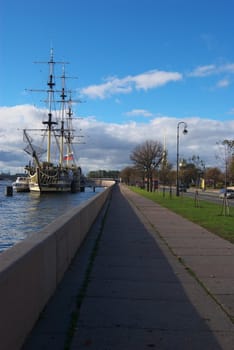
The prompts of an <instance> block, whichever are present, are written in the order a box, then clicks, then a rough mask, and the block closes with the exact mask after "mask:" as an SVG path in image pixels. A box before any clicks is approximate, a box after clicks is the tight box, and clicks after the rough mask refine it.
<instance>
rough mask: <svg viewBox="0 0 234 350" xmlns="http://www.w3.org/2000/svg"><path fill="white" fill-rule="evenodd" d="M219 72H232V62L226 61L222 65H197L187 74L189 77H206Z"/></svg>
mask: <svg viewBox="0 0 234 350" xmlns="http://www.w3.org/2000/svg"><path fill="white" fill-rule="evenodd" d="M221 73H230V74H233V73H234V63H226V64H222V65H215V64H209V65H205V66H199V67H197V68H195V69H194V70H193V71H192V72H190V73H189V74H188V76H190V77H207V76H210V75H216V74H221Z"/></svg>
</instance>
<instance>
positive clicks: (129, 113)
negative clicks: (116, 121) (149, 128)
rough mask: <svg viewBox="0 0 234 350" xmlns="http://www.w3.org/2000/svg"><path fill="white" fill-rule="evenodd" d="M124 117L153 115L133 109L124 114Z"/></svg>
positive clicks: (143, 110)
mask: <svg viewBox="0 0 234 350" xmlns="http://www.w3.org/2000/svg"><path fill="white" fill-rule="evenodd" d="M125 115H126V116H128V117H152V116H153V113H151V112H149V111H147V110H146V109H133V110H132V111H129V112H126V113H125Z"/></svg>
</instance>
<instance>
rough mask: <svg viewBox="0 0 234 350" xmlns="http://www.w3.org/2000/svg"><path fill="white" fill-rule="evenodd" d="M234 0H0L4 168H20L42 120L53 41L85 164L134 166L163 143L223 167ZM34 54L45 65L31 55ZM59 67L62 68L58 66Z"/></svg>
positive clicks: (233, 58) (229, 122)
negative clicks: (146, 149) (139, 149)
mask: <svg viewBox="0 0 234 350" xmlns="http://www.w3.org/2000/svg"><path fill="white" fill-rule="evenodd" d="M233 13H234V0H212V1H210V0H196V1H195V0H66V1H65V0H60V1H57V0H40V1H38V0H21V1H18V0H0V121H1V124H0V172H11V173H14V172H21V171H23V168H24V165H26V164H27V163H28V161H29V156H28V155H27V154H26V153H25V152H24V151H23V149H24V147H25V144H24V143H23V136H22V135H23V132H22V129H24V128H34V127H35V126H40V125H41V124H40V123H41V120H42V110H43V109H44V108H45V104H44V102H43V101H44V100H45V96H44V97H43V96H42V95H41V93H32V92H31V91H30V89H45V88H46V82H47V77H48V67H47V65H46V64H44V62H48V60H49V57H50V50H51V48H53V52H54V58H55V61H59V62H69V64H66V74H67V75H68V76H69V77H71V79H69V85H70V88H71V90H72V91H73V99H74V101H76V103H75V104H74V117H75V120H74V125H75V127H76V128H77V130H78V133H79V135H80V136H82V137H81V138H80V140H82V143H80V144H77V146H76V155H77V157H78V163H79V165H80V166H81V168H82V170H83V172H84V173H87V172H88V171H91V170H99V169H103V170H121V169H123V168H124V167H126V166H132V165H133V164H132V163H131V160H130V154H131V152H132V151H133V149H134V148H135V147H136V146H138V145H140V144H142V143H143V142H145V141H146V140H153V141H159V142H162V144H163V145H164V146H165V147H166V149H167V150H168V158H169V161H170V162H171V163H172V164H173V165H174V166H175V165H176V164H175V163H176V145H177V126H178V124H179V123H180V122H184V123H186V124H187V128H188V133H187V134H186V135H183V133H182V131H183V124H179V125H180V127H179V146H180V158H185V159H190V158H192V156H194V155H195V156H199V157H200V159H202V160H203V162H204V163H205V165H206V167H211V166H218V167H220V168H222V167H223V166H224V164H223V163H224V161H223V156H222V152H223V149H222V147H221V148H220V146H218V145H217V144H220V143H221V142H222V141H223V140H225V139H228V140H231V139H232V140H233V139H234V41H233V38H234V21H233ZM35 62H37V63H38V64H35ZM56 68H57V67H56Z"/></svg>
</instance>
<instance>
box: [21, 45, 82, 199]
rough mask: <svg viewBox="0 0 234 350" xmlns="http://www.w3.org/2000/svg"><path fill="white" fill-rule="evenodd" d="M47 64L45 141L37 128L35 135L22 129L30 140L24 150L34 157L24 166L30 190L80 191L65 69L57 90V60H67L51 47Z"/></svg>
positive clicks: (70, 102) (41, 130)
mask: <svg viewBox="0 0 234 350" xmlns="http://www.w3.org/2000/svg"><path fill="white" fill-rule="evenodd" d="M45 63H47V64H48V65H49V77H48V83H47V89H45V90H44V91H45V92H46V93H47V99H46V101H47V102H48V106H47V109H46V119H45V120H43V121H42V124H43V128H42V129H39V132H40V134H43V135H41V136H43V137H42V139H43V142H44V144H43V145H42V144H40V145H39V137H38V129H37V136H35V137H34V136H32V135H31V133H30V132H35V131H36V129H31V130H26V129H25V130H23V135H24V140H25V142H26V143H27V146H26V148H25V149H24V150H25V152H26V153H28V154H29V155H30V156H31V160H30V162H29V164H28V165H26V166H25V170H26V172H27V175H28V178H29V189H30V191H32V192H39V193H44V192H78V191H80V188H81V177H82V174H81V168H80V167H79V166H78V165H77V164H76V160H75V156H74V154H75V152H74V149H73V144H74V142H73V141H74V138H75V135H74V128H73V125H72V119H73V118H72V114H73V113H72V102H73V101H72V100H71V97H69V98H68V97H67V95H68V93H69V91H70V90H67V88H66V84H65V78H66V76H65V70H64V68H63V74H62V76H61V77H60V78H61V88H60V89H57V88H56V89H55V85H56V83H55V74H54V66H55V63H62V64H65V62H55V61H54V58H53V51H52V50H51V55H50V60H49V62H45ZM32 91H33V90H32ZM36 91H37V90H36ZM38 91H43V90H38ZM56 103H59V109H58V110H57V109H56V108H55V105H56ZM35 143H37V144H35Z"/></svg>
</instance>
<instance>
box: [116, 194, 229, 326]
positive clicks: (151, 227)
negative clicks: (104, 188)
mask: <svg viewBox="0 0 234 350" xmlns="http://www.w3.org/2000/svg"><path fill="white" fill-rule="evenodd" d="M122 193H123V194H124V191H122ZM124 196H125V198H126V199H127V200H128V202H129V204H130V205H131V207H132V208H133V210H134V211H135V213H136V214H137V215H138V217H139V218H140V219H141V221H142V222H143V224H144V225H145V227H146V228H147V229H148V230H149V231H150V232H151V233H152V234H153V235H154V237H155V234H156V235H157V236H158V237H159V238H160V239H161V240H162V242H163V243H164V244H165V246H166V247H167V248H168V250H169V251H170V252H171V253H172V254H173V256H174V257H175V258H176V259H177V260H178V262H179V263H180V264H181V265H182V266H183V267H184V268H185V270H186V271H187V272H188V273H189V274H190V275H191V276H192V277H193V278H194V280H195V281H196V282H197V283H198V284H199V285H200V286H201V287H202V288H203V290H204V291H205V292H206V294H207V295H208V296H210V297H211V298H212V299H213V300H214V301H215V303H216V304H217V305H218V306H219V307H220V309H221V310H222V311H223V312H224V313H225V314H226V315H227V317H228V318H229V319H230V321H231V322H232V323H233V324H234V317H233V316H232V315H231V314H230V313H229V312H228V310H227V309H226V308H225V307H224V306H223V304H222V303H220V301H219V300H218V299H217V298H216V297H215V296H214V294H213V293H212V292H211V291H210V290H209V288H207V287H206V285H205V284H204V283H203V282H202V281H201V280H200V278H199V277H198V276H197V275H196V273H195V272H194V271H193V269H191V268H190V267H189V266H188V265H187V264H186V262H185V261H184V259H183V258H181V256H179V255H178V254H176V252H175V251H174V250H173V248H172V247H171V246H170V245H169V244H168V242H167V240H166V239H165V238H164V237H163V236H162V235H161V234H160V232H159V231H158V230H157V228H156V227H155V226H154V225H153V224H152V223H151V222H150V220H149V219H148V218H147V216H146V215H145V214H144V213H143V212H142V211H141V209H140V207H139V206H137V205H136V204H135V203H134V202H133V201H132V200H131V199H130V198H129V197H127V196H126V195H124ZM168 210H169V209H168ZM177 215H179V214H177Z"/></svg>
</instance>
